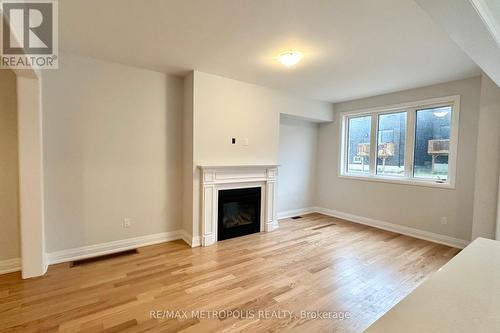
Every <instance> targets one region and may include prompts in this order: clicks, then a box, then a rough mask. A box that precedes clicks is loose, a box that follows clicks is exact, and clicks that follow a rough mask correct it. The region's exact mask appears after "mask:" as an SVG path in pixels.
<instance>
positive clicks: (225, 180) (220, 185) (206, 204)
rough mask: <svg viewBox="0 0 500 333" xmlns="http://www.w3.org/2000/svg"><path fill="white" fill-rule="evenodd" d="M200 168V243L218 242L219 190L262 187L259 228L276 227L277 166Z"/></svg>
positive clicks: (264, 229) (270, 228) (205, 166)
mask: <svg viewBox="0 0 500 333" xmlns="http://www.w3.org/2000/svg"><path fill="white" fill-rule="evenodd" d="M198 167H199V168H200V170H201V177H200V178H201V179H200V183H201V205H200V206H201V207H200V209H201V231H202V235H201V245H202V246H207V245H211V244H214V243H215V242H217V225H218V223H217V222H218V218H219V217H218V197H219V195H218V194H219V190H225V189H236V188H246V187H261V189H262V192H261V218H260V231H261V232H262V231H266V232H268V231H272V230H274V229H276V228H278V219H277V217H276V191H277V188H276V186H277V180H278V166H277V165H228V166H209V165H200V166H198Z"/></svg>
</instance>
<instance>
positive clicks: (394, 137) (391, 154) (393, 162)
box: [377, 112, 406, 176]
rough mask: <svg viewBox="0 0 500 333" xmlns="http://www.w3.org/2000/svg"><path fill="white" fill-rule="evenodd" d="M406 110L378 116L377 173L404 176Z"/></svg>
mask: <svg viewBox="0 0 500 333" xmlns="http://www.w3.org/2000/svg"><path fill="white" fill-rule="evenodd" d="M405 144H406V112H398V113H389V114H381V115H379V117H378V135H377V174H379V175H384V176H404V174H405Z"/></svg>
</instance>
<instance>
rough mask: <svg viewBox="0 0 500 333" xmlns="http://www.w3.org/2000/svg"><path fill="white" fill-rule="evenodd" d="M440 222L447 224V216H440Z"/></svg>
mask: <svg viewBox="0 0 500 333" xmlns="http://www.w3.org/2000/svg"><path fill="white" fill-rule="evenodd" d="M441 224H443V225H445V224H448V218H447V217H446V216H443V217H441Z"/></svg>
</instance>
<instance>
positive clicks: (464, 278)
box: [365, 238, 500, 333]
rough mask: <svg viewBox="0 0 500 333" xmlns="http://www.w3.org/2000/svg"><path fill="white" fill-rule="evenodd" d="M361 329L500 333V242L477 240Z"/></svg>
mask: <svg viewBox="0 0 500 333" xmlns="http://www.w3.org/2000/svg"><path fill="white" fill-rule="evenodd" d="M365 332H367V333H374V332H383V333H390V332H397V333H402V332H404V333H413V332H415V333H417V332H418V333H426V332H436V333H437V332H439V333H445V332H446V333H461V332H463V333H471V332H472V333H488V332H500V241H494V240H489V239H484V238H478V239H476V240H475V241H474V242H472V243H471V244H470V245H469V246H467V247H466V248H465V249H464V250H463V251H462V252H460V253H459V254H458V255H457V256H455V257H454V258H453V259H452V260H450V261H449V262H448V263H447V264H446V265H444V266H443V267H442V268H441V269H440V270H439V271H438V272H436V273H434V274H433V275H432V276H431V277H429V278H428V279H427V280H426V281H425V282H424V283H422V284H421V285H420V286H419V287H418V288H417V289H415V290H414V291H413V292H412V293H411V294H410V295H408V296H407V297H406V298H405V299H403V300H402V301H401V302H400V303H398V304H397V305H396V306H395V307H393V308H392V309H391V310H389V312H387V313H386V314H385V315H384V316H382V317H381V318H380V319H379V320H377V321H376V322H375V323H374V324H373V325H372V326H370V327H369V328H368V329H367V330H366V331H365Z"/></svg>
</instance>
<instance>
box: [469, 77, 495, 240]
mask: <svg viewBox="0 0 500 333" xmlns="http://www.w3.org/2000/svg"><path fill="white" fill-rule="evenodd" d="M477 147H478V149H477V158H476V175H475V185H476V186H475V191H474V219H473V220H474V223H473V226H472V239H475V238H476V237H486V238H495V227H496V218H497V201H498V175H499V168H500V88H499V87H498V86H497V85H496V84H495V83H494V82H493V81H492V80H491V79H490V78H489V77H488V76H486V75H485V74H483V76H482V79H481V102H480V113H479V134H478V142H477Z"/></svg>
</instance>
